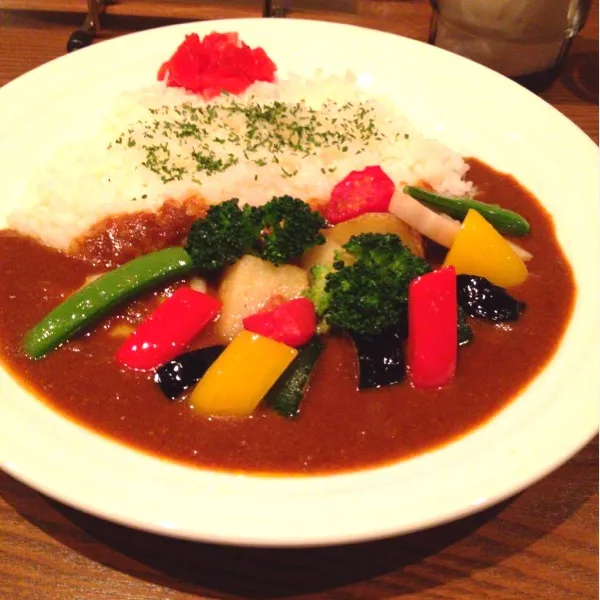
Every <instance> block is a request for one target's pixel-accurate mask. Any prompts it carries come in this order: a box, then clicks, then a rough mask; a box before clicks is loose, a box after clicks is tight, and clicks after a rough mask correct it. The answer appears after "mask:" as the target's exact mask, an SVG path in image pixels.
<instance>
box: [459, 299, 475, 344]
mask: <svg viewBox="0 0 600 600" xmlns="http://www.w3.org/2000/svg"><path fill="white" fill-rule="evenodd" d="M457 323H458V345H459V346H465V345H467V344H469V343H470V342H471V341H472V340H473V330H472V329H471V326H470V325H469V322H468V320H467V313H466V312H465V310H464V309H463V308H462V306H459V307H458V320H457Z"/></svg>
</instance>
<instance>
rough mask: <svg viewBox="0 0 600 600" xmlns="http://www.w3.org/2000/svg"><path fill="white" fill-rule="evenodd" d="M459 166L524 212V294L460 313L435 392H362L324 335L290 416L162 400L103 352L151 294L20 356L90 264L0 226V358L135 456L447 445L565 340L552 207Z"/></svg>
mask: <svg viewBox="0 0 600 600" xmlns="http://www.w3.org/2000/svg"><path fill="white" fill-rule="evenodd" d="M470 164H471V165H472V169H471V171H470V173H469V176H470V178H471V179H472V180H473V181H474V182H475V183H476V184H477V186H478V188H479V189H480V190H481V194H480V195H479V196H478V198H479V199H481V200H484V201H488V202H494V203H498V204H501V205H502V206H503V207H506V208H511V209H513V210H517V211H518V212H520V213H521V214H523V216H525V218H527V219H528V220H529V221H530V223H531V233H530V235H529V236H528V237H527V238H526V239H524V240H523V241H522V242H520V243H522V245H523V246H524V247H525V248H526V249H527V250H530V251H531V252H532V253H533V255H534V258H533V260H532V261H530V263H529V264H528V267H529V270H530V273H531V274H530V276H529V278H528V279H527V281H526V282H525V283H524V284H523V285H522V286H520V287H518V288H513V289H511V293H512V295H514V296H515V297H516V298H518V299H520V300H523V301H525V302H526V303H527V309H526V311H525V313H524V314H523V315H522V317H521V319H520V320H519V321H518V322H516V323H513V324H511V325H510V327H508V326H495V325H492V324H489V323H485V322H480V321H479V322H478V321H474V320H472V319H471V320H470V322H471V325H472V327H473V331H474V336H475V337H474V340H473V342H472V343H471V344H470V345H469V346H466V347H462V348H460V349H459V362H458V369H457V375H456V377H455V379H454V381H453V383H452V384H451V385H450V386H448V387H446V388H444V389H441V390H435V391H429V390H428V391H419V390H415V389H412V388H411V387H410V385H409V383H408V382H407V381H404V382H403V383H402V384H400V385H397V386H394V387H390V388H386V389H380V390H368V391H363V392H360V393H359V392H357V390H356V383H357V364H356V361H355V357H354V351H353V348H352V345H351V343H350V341H349V340H348V339H347V338H345V337H334V336H332V337H329V338H328V340H327V343H326V348H325V351H324V352H323V354H322V355H321V357H320V359H319V361H318V362H317V366H316V369H315V372H314V374H313V378H312V382H311V387H310V390H309V392H308V394H307V397H306V398H305V399H304V401H303V403H302V405H301V414H300V416H299V417H298V418H297V420H295V421H292V422H290V421H287V420H285V419H283V418H281V417H279V416H278V415H276V414H275V413H273V412H270V411H268V409H265V408H260V409H259V410H258V411H257V412H256V413H255V414H254V415H253V416H252V417H251V418H247V419H241V420H236V419H222V418H213V419H206V418H204V417H201V416H199V415H197V414H194V413H193V412H192V410H191V409H190V408H189V407H188V405H187V403H186V402H185V401H179V402H170V401H168V400H167V399H166V398H165V397H164V396H163V395H162V394H161V392H160V390H159V389H158V386H156V385H155V383H154V382H153V380H152V374H151V373H139V372H133V371H129V370H125V369H122V368H120V367H119V366H118V365H117V364H116V362H115V360H114V354H115V352H116V350H117V348H118V347H119V345H120V344H121V343H122V341H123V338H115V337H112V336H111V335H110V333H109V330H110V328H111V327H112V326H114V325H115V324H116V322H117V321H124V322H136V321H137V320H139V319H140V318H141V317H143V316H144V315H145V314H147V313H148V312H149V311H150V310H151V309H152V307H153V306H154V305H155V304H156V297H155V294H149V295H148V296H146V297H145V298H142V299H139V300H137V301H134V302H132V303H130V304H129V305H127V306H126V307H123V308H122V309H120V311H119V312H116V313H114V314H113V315H112V316H111V317H110V318H109V319H107V320H105V321H103V322H101V323H99V324H98V325H97V326H96V327H95V328H94V329H92V330H91V331H89V332H85V333H83V334H81V335H79V336H78V337H77V338H76V339H74V340H72V341H71V342H69V343H67V344H65V345H63V346H62V347H61V348H59V349H58V350H57V351H55V352H53V353H51V354H50V355H49V356H47V357H46V358H44V359H42V360H39V361H31V360H29V359H28V358H26V357H25V356H24V355H23V354H22V352H21V347H22V340H23V336H24V334H25V332H26V331H27V330H28V329H29V328H30V327H31V326H33V325H34V324H35V323H36V322H37V321H38V320H39V319H41V318H42V317H43V316H44V315H45V314H46V313H47V312H48V311H50V310H51V309H52V308H54V307H55V306H56V305H57V304H58V303H59V302H60V301H62V299H63V298H64V297H65V296H66V295H68V294H69V293H71V292H72V291H73V290H75V289H77V288H78V287H80V286H81V285H82V284H83V282H84V279H85V278H86V277H87V276H88V275H91V274H93V273H96V272H98V270H97V269H95V268H94V267H93V266H91V265H90V264H88V263H85V262H83V261H81V260H78V259H75V258H70V257H66V256H63V255H62V254H60V253H58V252H55V251H53V250H50V249H48V248H45V247H43V246H41V245H39V244H38V243H37V242H35V241H33V240H30V239H28V238H25V237H22V236H20V235H18V234H16V233H14V232H10V231H6V232H2V233H0V356H1V358H2V360H3V362H4V363H5V364H7V365H8V367H9V368H10V369H11V370H12V371H13V372H14V373H15V374H16V376H17V377H18V378H19V379H20V380H22V381H23V382H24V384H25V385H27V386H28V387H29V388H31V389H33V390H34V391H35V393H36V394H37V395H39V396H40V397H41V398H43V399H44V400H45V401H47V402H48V403H49V404H50V405H51V406H53V407H54V408H56V409H57V410H59V411H60V412H62V413H64V414H65V415H67V416H69V417H71V418H73V419H75V420H76V421H79V422H81V423H83V424H85V425H86V426H88V427H90V428H91V429H93V430H95V431H97V432H100V433H103V434H105V435H108V436H110V437H112V438H116V439H117V440H119V441H121V442H124V443H127V444H130V445H132V446H135V447H137V448H139V449H142V450H144V451H147V452H150V453H153V454H156V455H160V456H162V457H165V458H169V459H173V460H177V461H183V462H186V463H191V464H194V465H197V466H201V467H209V468H218V469H226V470H233V471H245V472H248V471H254V472H256V471H258V472H272V473H276V472H279V473H316V472H331V471H345V470H351V469H358V468H365V467H369V466H375V465H378V464H382V463H386V462H391V461H395V460H398V459H402V458H406V457H408V456H410V455H413V454H415V453H419V452H423V451H425V450H427V449H430V448H432V447H434V446H437V445H440V444H442V443H445V442H448V441H450V440H451V439H452V438H455V437H457V436H460V435H462V434H464V433H466V432H467V431H469V430H470V429H472V428H474V427H476V426H477V425H479V424H481V423H482V422H484V421H486V420H487V419H489V418H490V417H491V416H493V415H494V413H496V412H497V411H498V410H500V409H501V408H502V407H503V406H504V405H505V404H506V403H507V402H508V401H509V400H510V399H511V397H514V395H515V394H516V393H517V392H518V390H519V389H520V388H522V387H523V386H524V385H525V384H526V383H527V382H528V381H530V380H531V378H533V377H534V376H535V374H536V373H537V372H538V371H539V370H540V369H541V368H542V367H543V365H544V364H545V363H546V362H547V361H548V359H549V358H550V357H551V356H552V353H553V352H554V350H555V348H556V346H557V344H558V342H559V340H560V338H561V336H562V333H563V331H564V328H565V326H566V324H567V322H568V318H569V315H570V312H571V308H572V304H573V296H574V281H573V277H572V274H571V270H570V267H569V265H568V263H567V261H566V259H565V257H564V255H563V253H562V251H561V250H560V248H559V247H558V245H557V242H556V240H555V236H554V231H553V225H552V222H551V219H550V218H549V216H548V215H547V214H546V213H545V211H544V210H543V209H542V208H541V207H540V206H539V204H538V203H537V202H536V201H535V199H533V198H532V197H531V196H530V195H529V194H528V193H527V192H526V191H525V190H524V189H523V188H521V187H520V186H519V185H518V184H517V182H516V181H515V180H514V179H513V178H512V177H509V176H505V175H500V174H498V173H495V172H494V171H493V170H491V169H490V168H488V167H486V166H484V165H483V164H481V163H479V162H478V161H474V160H472V161H470ZM33 266H35V267H34V268H32V267H33ZM208 342H209V339H208V338H206V337H205V339H204V343H208Z"/></svg>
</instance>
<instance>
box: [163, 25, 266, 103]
mask: <svg viewBox="0 0 600 600" xmlns="http://www.w3.org/2000/svg"><path fill="white" fill-rule="evenodd" d="M275 70H276V66H275V63H274V62H273V61H272V60H271V59H270V58H269V57H268V56H267V54H266V52H265V51H264V50H263V49H262V48H250V47H249V46H247V45H246V44H245V43H244V42H242V41H241V40H240V39H239V38H238V34H237V33H217V32H213V33H210V34H208V35H207V36H205V37H204V39H202V40H201V39H200V37H199V36H198V34H196V33H192V34H191V35H188V36H186V38H185V40H184V42H183V43H182V44H181V45H180V46H179V48H177V50H176V51H175V53H174V54H173V56H172V57H171V58H170V59H169V60H168V61H166V62H165V63H163V64H162V65H161V67H160V69H159V71H158V79H159V81H165V83H166V84H167V85H168V86H169V87H182V88H185V89H187V90H190V91H191V92H196V93H198V94H201V95H202V96H203V97H204V98H205V99H206V100H210V99H211V98H214V97H215V96H218V95H219V94H220V93H221V92H222V91H226V92H229V93H230V94H241V93H242V92H243V91H245V90H246V89H247V88H248V87H249V86H250V85H251V84H252V83H254V82H255V81H274V80H275Z"/></svg>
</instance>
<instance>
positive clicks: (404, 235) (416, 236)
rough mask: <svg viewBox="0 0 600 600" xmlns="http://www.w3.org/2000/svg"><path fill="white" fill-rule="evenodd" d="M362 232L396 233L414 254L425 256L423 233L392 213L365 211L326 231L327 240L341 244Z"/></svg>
mask: <svg viewBox="0 0 600 600" xmlns="http://www.w3.org/2000/svg"><path fill="white" fill-rule="evenodd" d="M361 233H395V234H396V235H397V236H398V237H399V238H400V239H401V240H402V243H403V244H404V245H405V246H406V247H407V248H408V249H409V250H410V251H411V252H412V253H413V254H416V255H417V256H421V257H422V256H423V238H422V237H421V234H420V233H419V232H418V231H416V230H415V229H413V228H412V227H410V226H409V225H407V224H406V223H405V222H404V221H401V220H400V219H399V218H398V217H396V216H395V215H392V214H390V213H365V214H364V215H360V216H358V217H355V218H354V219H350V220H348V221H344V222H343V223H339V224H338V225H335V226H334V227H332V228H331V229H328V230H326V231H324V234H325V237H326V238H327V240H332V241H334V242H337V243H338V244H340V246H343V245H344V244H345V243H346V242H347V241H348V240H349V239H350V238H351V237H352V236H353V235H359V234H361Z"/></svg>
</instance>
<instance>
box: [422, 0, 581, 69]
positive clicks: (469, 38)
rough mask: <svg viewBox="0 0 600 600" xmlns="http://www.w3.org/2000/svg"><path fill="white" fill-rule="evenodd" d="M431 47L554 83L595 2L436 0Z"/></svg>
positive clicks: (494, 67) (432, 3) (576, 0)
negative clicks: (574, 38)
mask: <svg viewBox="0 0 600 600" xmlns="http://www.w3.org/2000/svg"><path fill="white" fill-rule="evenodd" d="M431 5H432V7H433V15H432V20H431V28H430V32H429V42H430V43H432V44H435V45H436V46H439V47H441V48H445V49H446V50H450V51H451V52H455V53H457V54H461V55H462V56H466V57H467V58H471V59H473V60H475V61H477V62H479V63H482V64H484V65H486V66H488V67H490V68H492V69H494V70H495V71H498V72H499V73H502V74H503V75H507V76H508V77H512V78H515V79H517V80H519V79H526V78H533V79H535V78H538V79H540V80H541V79H544V76H548V77H550V78H553V76H555V75H556V74H557V73H558V71H559V69H560V65H561V64H562V62H563V60H564V58H565V56H566V55H567V53H568V50H569V47H570V44H571V41H572V39H573V37H575V36H576V35H577V34H578V33H579V32H580V31H581V29H582V28H583V26H584V24H585V21H586V19H587V17H588V14H589V11H590V5H591V0H431Z"/></svg>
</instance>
